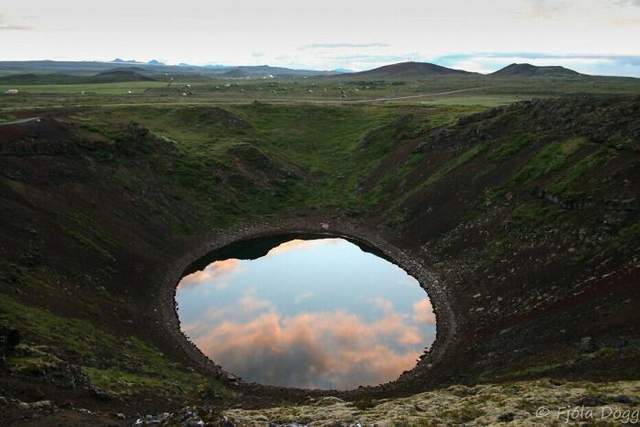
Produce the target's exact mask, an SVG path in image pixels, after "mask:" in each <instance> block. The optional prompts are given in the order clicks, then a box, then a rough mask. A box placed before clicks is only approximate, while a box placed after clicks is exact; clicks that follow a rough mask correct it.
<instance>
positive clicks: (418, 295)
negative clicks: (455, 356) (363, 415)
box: [176, 239, 435, 389]
mask: <svg viewBox="0 0 640 427" xmlns="http://www.w3.org/2000/svg"><path fill="white" fill-rule="evenodd" d="M176 300H177V303H178V315H179V317H180V322H181V326H182V330H183V332H184V333H185V334H186V335H187V336H188V337H189V338H190V339H191V340H192V341H193V342H194V343H195V344H196V345H197V346H198V348H199V349H200V350H202V352H203V353H204V354H206V355H207V356H208V357H210V358H211V359H212V360H214V361H216V363H218V364H220V365H221V366H222V367H223V368H224V369H226V370H227V371H230V372H232V373H234V374H235V375H238V376H240V377H242V378H243V379H244V380H245V381H255V382H259V383H262V384H272V385H280V386H289V387H305V388H324V389H351V388H356V387H358V386H359V385H375V384H380V383H383V382H387V381H390V380H394V379H396V378H397V377H398V376H399V375H400V374H401V373H402V372H403V371H404V370H407V369H411V368H413V367H414V366H415V363H416V360H417V357H418V356H419V355H420V354H421V353H422V351H423V349H424V348H425V347H428V346H430V345H431V344H432V343H433V341H434V339H435V318H434V315H433V312H432V310H431V304H430V302H429V300H428V299H427V295H426V293H425V292H424V290H422V289H421V288H420V286H419V284H418V282H417V281H416V280H415V279H414V278H412V277H411V276H409V275H407V273H406V272H404V271H403V270H402V269H400V268H399V267H397V266H396V265H394V264H392V263H390V262H388V261H386V260H384V259H382V258H379V257H377V256H375V255H372V254H370V253H367V252H363V251H362V250H361V249H360V248H359V247H358V246H356V245H354V244H353V243H351V242H348V241H346V240H343V239H319V240H291V241H289V242H286V243H283V244H281V245H280V246H277V247H275V248H273V249H271V251H270V252H269V253H268V254H267V255H266V256H264V257H262V258H259V259H256V260H238V259H227V260H224V261H216V262H214V263H212V264H210V265H209V266H207V267H206V268H205V269H204V270H203V271H199V272H196V273H193V274H191V275H188V276H185V277H184V278H183V279H182V280H181V281H180V283H179V285H178V290H177V294H176Z"/></svg>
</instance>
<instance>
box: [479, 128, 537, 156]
mask: <svg viewBox="0 0 640 427" xmlns="http://www.w3.org/2000/svg"><path fill="white" fill-rule="evenodd" d="M532 143H533V138H532V137H531V135H528V134H522V135H518V136H514V137H512V138H510V139H509V140H507V141H502V142H501V143H500V144H499V145H498V147H497V148H495V149H494V150H493V151H491V153H489V155H488V156H487V157H488V158H489V159H490V160H494V161H496V162H502V161H504V160H507V159H509V158H511V157H513V156H514V155H516V154H518V153H519V152H520V151H522V150H523V149H524V148H525V147H528V146H530V145H531V144H532Z"/></svg>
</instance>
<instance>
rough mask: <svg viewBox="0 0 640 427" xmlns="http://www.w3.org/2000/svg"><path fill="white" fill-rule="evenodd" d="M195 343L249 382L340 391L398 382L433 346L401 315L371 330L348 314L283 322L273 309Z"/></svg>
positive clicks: (388, 315) (220, 328) (230, 324)
mask: <svg viewBox="0 0 640 427" xmlns="http://www.w3.org/2000/svg"><path fill="white" fill-rule="evenodd" d="M252 304H257V305H258V306H260V307H267V306H268V304H269V303H268V302H264V303H262V304H260V303H256V302H255V301H254V302H252ZM185 329H186V330H195V329H199V330H203V329H204V327H203V325H199V324H192V325H187V328H185ZM194 342H195V344H196V345H197V346H198V347H199V348H200V349H201V350H202V351H203V352H204V353H205V354H206V355H207V356H209V357H210V358H212V359H213V360H215V361H216V362H217V363H219V364H221V365H222V366H223V367H225V368H226V369H228V370H229V371H231V372H233V373H235V374H238V375H240V376H241V377H243V378H245V379H246V380H249V381H256V382H260V383H264V384H274V385H283V386H297V387H312V388H313V387H320V388H337V389H349V388H355V387H357V386H359V385H374V384H379V383H383V382H386V381H389V380H393V379H395V378H397V377H398V376H399V375H400V374H401V373H402V372H403V371H405V370H407V369H411V368H412V367H413V366H415V363H416V359H417V357H418V356H419V354H420V353H421V352H422V348H423V346H424V344H425V343H424V341H423V337H422V336H421V335H420V333H419V331H418V328H417V327H416V326H415V324H414V323H413V322H411V318H410V316H406V315H400V314H398V313H396V312H394V311H393V310H387V311H386V312H385V314H384V316H383V317H381V318H379V319H377V320H375V321H372V322H365V321H363V320H362V319H361V318H359V317H358V316H356V315H354V314H351V313H346V312H344V311H341V310H337V311H333V312H317V313H302V314H298V315H295V316H291V317H283V316H282V315H280V314H279V313H278V312H276V311H275V310H273V309H272V310H270V311H268V312H264V311H263V312H262V313H258V314H257V315H256V317H254V318H252V319H251V320H249V321H246V322H238V321H229V320H227V321H223V322H222V323H219V324H217V325H214V326H213V327H212V328H209V329H208V330H207V333H205V334H202V335H201V336H199V337H196V338H195V339H194ZM421 344H422V345H421Z"/></svg>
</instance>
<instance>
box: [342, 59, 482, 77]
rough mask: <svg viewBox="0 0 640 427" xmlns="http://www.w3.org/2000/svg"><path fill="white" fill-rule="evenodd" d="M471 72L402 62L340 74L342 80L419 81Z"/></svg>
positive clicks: (427, 64)
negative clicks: (420, 79)
mask: <svg viewBox="0 0 640 427" xmlns="http://www.w3.org/2000/svg"><path fill="white" fill-rule="evenodd" d="M472 74H475V73H470V72H469V71H463V70H454V69H452V68H447V67H443V66H440V65H436V64H431V63H428V62H401V63H398V64H391V65H385V66H384V67H379V68H374V69H373V70H368V71H360V72H357V73H345V74H339V77H341V78H363V79H419V78H423V77H432V76H451V75H460V76H462V75H472Z"/></svg>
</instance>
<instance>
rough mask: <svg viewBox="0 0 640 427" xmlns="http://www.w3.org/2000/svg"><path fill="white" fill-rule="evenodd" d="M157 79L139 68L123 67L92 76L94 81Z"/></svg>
mask: <svg viewBox="0 0 640 427" xmlns="http://www.w3.org/2000/svg"><path fill="white" fill-rule="evenodd" d="M154 80H155V79H153V78H151V77H148V76H145V75H144V74H141V73H140V72H138V70H137V69H131V68H123V69H118V68H117V69H114V70H107V71H104V72H102V73H99V74H96V75H95V76H93V77H91V81H92V82H93V83H115V82H149V81H154Z"/></svg>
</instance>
